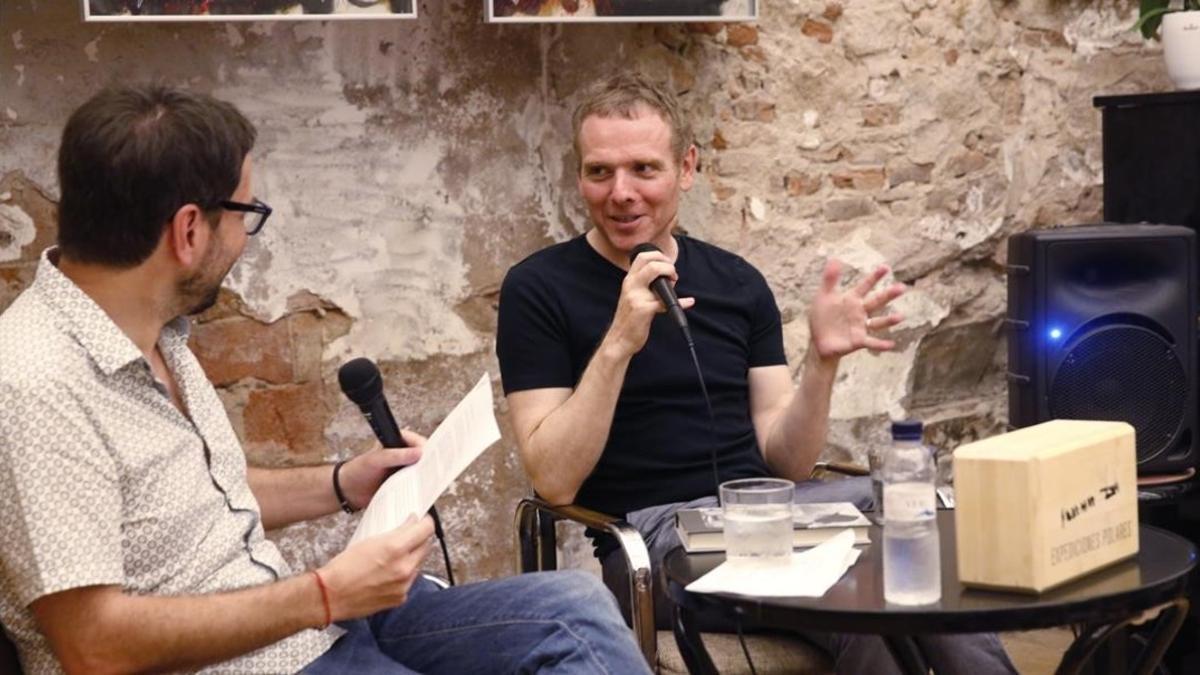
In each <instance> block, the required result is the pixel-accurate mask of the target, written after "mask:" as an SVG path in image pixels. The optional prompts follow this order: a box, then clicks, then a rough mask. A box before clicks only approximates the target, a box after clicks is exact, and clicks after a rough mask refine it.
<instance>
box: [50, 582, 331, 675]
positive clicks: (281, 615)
mask: <svg viewBox="0 0 1200 675" xmlns="http://www.w3.org/2000/svg"><path fill="white" fill-rule="evenodd" d="M47 602H49V603H74V605H73V606H72V609H74V610H75V611H73V612H70V613H69V614H68V615H74V616H76V617H77V621H72V622H71V623H72V624H74V625H65V626H64V625H59V626H58V627H57V629H55V628H51V627H50V626H42V628H43V632H46V631H47V629H50V630H49V632H48V637H49V638H50V643H51V646H52V647H53V650H54V653H55V656H56V657H57V658H58V659H59V661H60V662H61V663H62V664H63V667H64V669H65V670H66V671H67V672H70V673H75V672H79V673H106V672H146V671H156V672H158V671H177V670H193V669H196V668H199V667H202V666H205V665H211V664H214V663H219V662H222V661H227V660H229V659H233V658H236V657H238V656H241V655H243V654H248V653H250V652H252V651H254V650H256V649H260V648H262V647H265V646H267V645H270V644H274V643H275V642H278V641H280V640H282V639H284V638H286V637H288V636H290V635H292V634H294V633H296V632H299V631H301V630H303V629H305V628H313V627H317V626H320V625H322V624H323V623H324V621H325V610H324V604H323V602H322V599H321V591H320V589H319V588H318V586H317V584H316V580H315V579H314V578H313V577H312V575H309V574H306V575H301V576H298V577H292V578H289V579H285V580H283V581H279V582H276V583H272V584H268V585H265V586H257V587H254V588H248V589H244V590H240V591H234V592H229V593H217V594H212V595H196V596H181V597H161V596H136V595H128V594H125V593H123V592H122V591H121V590H120V589H119V588H116V587H91V588H85V589H74V590H72V591H65V592H63V593H60V594H54V595H51V596H46V597H44V598H40V599H38V600H37V601H35V603H34V614H35V616H38V615H39V613H40V610H39V607H38V606H39V604H40V603H47ZM42 609H43V610H45V609H48V608H42ZM62 614H63V613H62V612H60V615H62ZM39 623H40V622H39Z"/></svg>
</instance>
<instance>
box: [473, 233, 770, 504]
mask: <svg viewBox="0 0 1200 675" xmlns="http://www.w3.org/2000/svg"><path fill="white" fill-rule="evenodd" d="M676 242H677V243H678V244H679V257H678V259H677V260H676V263H675V268H676V270H677V271H678V273H679V282H678V284H677V285H676V287H675V290H676V292H677V293H678V295H679V296H680V297H689V296H690V297H694V298H696V305H695V306H694V307H693V308H692V309H690V310H687V316H688V324H689V325H690V327H691V332H692V336H693V338H694V340H695V343H696V353H697V356H698V358H699V360H700V366H701V368H702V370H703V372H704V378H705V383H706V385H707V386H708V391H709V396H710V397H711V400H712V406H713V413H714V416H715V418H716V424H715V428H714V425H711V424H710V423H709V420H708V411H707V409H706V407H705V405H704V398H703V396H702V394H701V390H700V382H699V380H698V378H697V376H696V371H695V366H694V365H693V364H692V360H691V355H690V354H689V353H688V348H687V343H686V342H685V341H684V338H683V335H682V334H681V333H680V331H679V328H678V327H677V326H675V325H674V324H673V323H671V322H670V319H669V318H668V317H667V316H666V315H665V314H660V315H658V316H657V317H655V319H654V323H653V324H652V325H651V328H650V338H649V340H648V341H647V342H646V346H645V347H644V348H643V349H642V350H641V351H640V352H638V353H637V354H636V355H634V357H633V360H632V361H631V362H630V364H629V369H628V371H627V372H626V374H625V382H624V385H623V386H622V388H621V395H620V399H619V400H618V401H617V407H616V411H615V414H614V416H613V423H612V430H611V432H610V433H609V436H608V443H607V444H606V445H605V447H604V452H603V454H602V455H601V457H600V461H599V462H598V463H597V465H596V468H595V469H594V470H593V471H592V473H591V475H589V476H588V477H587V479H586V480H585V481H584V482H583V485H582V487H581V488H580V490H579V494H578V495H577V496H576V499H575V501H576V503H577V504H580V505H582V506H586V507H589V508H592V509H596V510H598V511H602V512H605V513H610V514H615V515H623V514H625V513H628V512H630V511H634V510H637V509H640V508H644V507H647V506H654V505H658V504H669V503H673V502H680V501H687V500H691V499H696V498H698V497H703V496H705V495H711V494H714V493H715V491H716V488H715V486H714V485H713V472H712V463H711V459H710V453H711V452H712V449H713V448H714V446H715V448H716V451H717V458H718V467H719V471H720V479H721V480H722V481H726V480H732V479H735V478H748V477H755V476H766V475H769V471H768V469H767V466H766V462H765V461H764V460H763V456H762V452H761V451H760V450H759V447H758V440H757V438H756V437H755V435H754V425H753V423H752V420H751V417H750V399H749V394H750V390H749V382H748V376H749V372H748V371H749V369H750V368H755V367H758V366H771V365H779V364H784V363H786V360H785V357H784V353H783V334H782V329H781V323H780V318H779V309H778V307H777V306H776V305H775V298H774V296H772V294H771V291H770V289H769V288H768V287H767V284H766V281H765V280H764V279H763V277H762V275H761V274H760V273H759V272H758V270H756V269H754V268H753V267H752V266H751V265H750V264H749V263H747V262H746V261H745V260H743V259H742V258H740V257H738V256H736V255H734V254H732V253H729V252H728V251H723V250H721V249H719V248H717V247H715V246H712V245H709V244H705V243H703V242H700V241H697V240H695V239H692V238H689V237H686V236H677V237H676ZM624 278H625V271H624V270H621V269H620V268H618V267H616V266H615V265H613V264H612V263H610V262H608V261H607V260H605V259H604V258H603V257H602V256H601V255H600V254H599V253H597V252H596V251H595V250H594V249H593V248H592V247H591V245H590V244H588V243H587V240H586V238H585V237H583V236H580V237H577V238H575V239H573V240H571V241H568V242H565V243H562V244H557V245H555V246H551V247H549V248H546V249H543V250H541V251H539V252H537V253H534V254H533V255H531V256H529V257H528V258H526V259H525V260H523V261H521V262H520V263H518V264H517V265H515V266H514V267H513V268H512V269H511V270H509V272H508V275H507V276H506V277H505V279H504V285H503V287H502V288H501V291H500V317H499V326H498V328H497V335H496V354H497V356H498V357H499V359H500V373H501V376H502V379H503V384H504V391H505V393H511V392H514V391H523V390H527V389H542V388H549V387H569V388H574V387H575V385H576V383H578V382H579V378H580V377H582V376H583V371H584V369H585V368H587V365H588V362H589V361H590V359H591V357H592V353H593V352H594V351H595V350H596V347H597V346H599V344H600V341H601V339H602V338H603V337H604V334H605V332H606V331H607V330H608V326H609V324H610V323H611V321H612V317H613V314H614V312H615V311H616V308H617V300H618V298H619V296H620V292H621V282H622V281H623V280H624Z"/></svg>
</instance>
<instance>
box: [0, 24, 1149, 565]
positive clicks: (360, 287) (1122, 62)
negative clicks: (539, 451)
mask: <svg viewBox="0 0 1200 675" xmlns="http://www.w3.org/2000/svg"><path fill="white" fill-rule="evenodd" d="M761 5H762V17H761V20H760V21H759V22H757V23H756V24H730V25H723V24H696V25H683V24H657V25H654V24H644V25H633V24H622V25H602V24H587V25H580V24H575V25H511V24H510V25H505V26H496V25H487V24H485V23H484V20H483V19H484V2H483V0H422V1H421V2H420V3H419V13H420V18H419V19H418V20H415V21H395V20H386V21H365V22H358V21H341V22H337V21H334V22H323V23H322V22H284V21H280V22H263V23H235V22H227V23H226V22H212V23H193V24H144V23H143V24H96V23H88V24H85V23H82V22H81V21H80V3H79V2H78V1H77V0H0V309H2V308H4V307H6V306H7V305H8V304H9V303H10V302H11V300H12V298H13V297H15V295H16V294H17V293H18V292H19V291H20V290H21V289H22V288H23V287H24V286H25V285H26V284H27V283H28V282H29V280H30V278H31V276H32V271H33V267H34V265H35V264H36V260H37V256H38V254H39V252H40V251H41V250H42V249H43V248H45V247H46V246H47V245H49V244H50V243H52V242H53V240H54V228H55V203H56V201H57V189H58V188H57V185H56V179H55V175H54V157H55V153H56V150H57V142H58V135H59V133H60V130H61V127H62V124H63V122H64V121H65V119H66V117H67V115H68V114H69V112H70V111H71V110H72V109H73V108H74V107H75V106H77V105H78V104H79V103H81V102H82V101H83V100H84V99H85V98H87V97H88V96H89V95H90V94H92V93H93V92H94V91H96V90H97V88H98V87H100V86H102V85H104V84H107V83H114V82H127V81H134V80H147V79H151V80H159V81H163V82H166V83H170V84H174V85H180V86H185V87H190V88H193V89H196V90H200V91H205V92H210V93H212V94H215V95H217V96H219V97H222V98H225V99H228V100H230V101H233V102H235V103H236V104H237V105H238V106H239V107H241V109H242V110H243V111H245V112H246V114H247V115H248V116H249V117H250V118H251V119H252V120H253V121H254V122H255V123H256V124H257V125H258V128H259V130H260V141H259V144H258V147H257V148H256V150H255V164H256V169H255V174H256V175H255V178H256V182H257V188H256V192H257V194H258V195H259V196H260V197H261V198H262V199H263V200H265V201H267V202H269V203H270V204H271V205H272V206H273V207H274V208H275V213H276V215H275V216H274V217H273V218H272V221H271V222H270V223H269V224H268V227H267V228H266V230H265V231H264V232H263V233H262V234H260V235H259V236H258V237H256V238H255V239H253V240H252V241H251V243H250V246H249V247H248V249H247V251H246V255H245V257H244V259H243V261H242V262H241V263H240V264H239V265H238V266H237V267H235V269H234V272H233V273H232V275H231V276H230V278H229V280H228V283H227V290H226V291H225V292H224V293H223V296H222V301H221V303H220V304H219V305H218V307H217V308H215V309H213V310H211V311H210V312H208V313H207V314H206V315H204V316H203V317H201V318H200V320H199V324H198V326H197V328H196V331H195V341H194V346H195V349H196V351H197V353H198V354H199V356H200V358H201V360H202V361H203V363H204V365H205V368H206V369H207V371H208V373H209V374H210V375H211V377H212V378H213V380H214V381H215V382H216V384H217V385H218V387H219V388H220V391H221V394H222V397H223V400H224V401H225V403H226V405H227V406H228V408H229V412H230V414H231V417H232V419H233V420H234V423H235V426H236V427H237V429H238V431H239V433H240V434H241V436H242V439H243V441H244V443H245V449H246V453H247V456H248V457H249V459H250V461H251V462H254V463H260V464H269V465H287V464H296V463H313V462H321V461H332V460H334V459H336V458H338V457H345V456H349V455H350V454H352V453H354V452H357V451H361V450H362V449H364V448H366V447H368V446H369V445H370V443H371V437H370V432H369V430H368V428H367V426H366V424H365V423H364V422H363V420H362V419H361V417H360V415H359V414H358V412H357V410H356V409H354V408H353V406H351V405H350V404H349V403H348V402H346V401H345V400H344V399H343V398H342V397H341V395H340V392H339V391H338V387H337V383H336V378H335V372H336V369H337V366H338V365H339V364H341V363H342V362H344V361H345V360H347V359H348V358H350V357H352V356H360V355H365V356H370V357H372V358H374V359H376V360H377V361H378V362H380V363H381V366H382V368H383V371H384V374H385V377H386V382H387V392H388V395H389V397H390V399H391V402H392V406H393V409H394V410H395V411H396V414H397V417H398V418H401V420H402V422H403V423H405V424H407V425H408V426H411V427H413V428H414V429H416V430H418V431H422V432H424V433H429V432H430V431H432V429H433V428H434V427H435V426H436V425H437V423H438V421H439V420H440V419H441V418H442V417H443V416H444V415H445V414H446V413H447V412H448V411H449V410H450V408H451V407H452V406H453V404H454V403H455V402H456V401H457V400H458V398H459V397H461V396H462V395H463V394H464V393H465V392H466V391H467V389H468V387H469V386H470V385H471V383H472V382H473V381H474V380H475V378H477V377H478V376H479V374H480V373H481V372H483V371H488V372H490V373H491V374H492V376H493V378H496V379H497V381H498V377H499V372H498V368H497V365H496V361H495V356H494V350H493V347H494V329H495V323H496V302H497V294H498V289H499V285H500V281H501V279H502V278H503V275H504V273H505V271H506V270H507V269H508V267H509V266H510V265H512V264H513V263H515V262H517V261H519V260H520V259H521V258H523V257H524V256H525V255H527V254H529V253H531V252H532V251H535V250H537V249H538V248H540V247H542V246H545V245H547V244H550V243H552V242H556V241H562V240H564V239H566V238H569V237H573V236H575V235H577V234H579V233H580V232H583V231H584V229H585V228H586V218H585V216H584V213H583V210H582V206H581V203H580V201H579V198H578V196H577V195H576V192H575V187H574V180H573V174H572V172H573V163H572V162H573V160H572V155H571V142H570V140H571V139H570V128H569V127H570V112H571V108H572V105H573V103H574V101H575V100H576V97H577V96H578V93H579V91H580V89H581V88H582V87H583V86H585V85H586V84H587V83H589V82H591V81H592V80H594V79H595V78H597V77H599V76H602V75H604V74H606V73H610V72H612V71H615V70H617V69H637V70H640V71H642V72H644V73H646V74H649V75H651V76H653V77H655V78H658V79H661V80H663V81H666V82H669V83H670V86H671V87H672V88H673V89H674V90H675V91H676V92H678V93H679V94H680V96H681V99H682V101H683V102H684V104H685V105H686V106H687V108H688V109H689V111H690V113H691V115H692V117H693V119H694V120H695V124H696V131H697V137H698V144H699V146H700V151H701V157H702V165H701V175H700V179H699V181H698V184H697V186H696V187H695V188H694V189H693V190H692V191H691V193H690V194H689V195H688V198H687V200H686V204H685V206H684V215H683V223H684V225H685V227H686V229H688V230H689V231H690V232H691V233H692V234H693V235H695V236H698V237H700V238H702V239H705V240H708V241H711V242H714V243H716V244H718V245H721V246H724V247H727V248H729V249H732V250H734V251H736V252H738V253H740V254H741V255H743V256H745V257H746V258H748V259H749V260H750V261H751V262H753V263H754V264H756V265H757V266H758V267H759V268H760V269H762V271H763V272H764V274H765V275H766V277H767V279H768V280H769V282H770V283H771V284H772V286H773V288H774V290H775V293H776V296H777V299H778V301H779V305H780V308H781V309H782V311H783V316H784V321H785V327H784V331H785V338H786V344H787V349H788V356H789V359H790V363H791V364H793V368H795V367H797V366H798V364H800V363H801V362H802V359H801V356H802V354H803V351H804V349H805V346H806V344H807V326H806V322H805V314H804V312H805V306H806V303H807V300H808V299H809V298H810V297H811V295H812V293H813V292H814V290H815V288H816V284H817V281H818V272H819V270H820V268H821V265H822V263H823V261H824V260H825V259H826V258H827V257H830V256H835V257H837V258H840V259H842V260H843V261H845V262H847V263H848V265H849V266H850V268H851V269H852V272H853V274H855V275H857V274H861V273H863V272H864V271H866V270H868V269H870V268H871V267H872V266H874V265H876V264H878V263H881V262H888V263H890V264H891V265H892V266H893V270H894V276H895V278H896V279H898V280H900V281H903V282H905V283H907V284H909V285H910V286H911V287H912V289H911V292H910V293H909V294H907V295H906V296H905V297H903V298H902V299H901V300H900V301H898V302H897V305H898V307H899V309H900V310H901V311H903V312H904V314H905V315H906V316H907V321H906V322H905V323H904V324H903V325H902V326H901V327H900V328H899V329H898V330H897V331H896V336H897V338H898V341H899V343H898V348H897V349H896V351H894V352H892V353H888V354H882V355H872V354H867V353H862V354H858V355H855V356H853V357H852V358H848V359H846V361H845V362H844V364H843V366H842V369H841V373H840V377H839V382H838V385H837V389H836V392H835V396H834V401H833V418H834V420H833V425H832V432H831V437H830V443H829V448H828V451H827V455H828V456H829V457H830V458H834V459H853V460H857V461H863V460H864V458H865V453H866V450H867V448H868V447H869V446H870V445H871V444H874V443H879V442H882V441H883V440H884V439H885V438H886V435H887V420H888V419H889V417H900V416H906V415H907V416H914V417H918V418H921V419H924V420H925V421H926V422H927V424H929V425H930V426H931V434H930V436H929V438H930V440H931V441H933V442H934V443H935V444H937V445H938V447H939V448H940V450H941V451H942V452H943V454H949V452H950V451H952V450H953V448H954V447H956V446H957V445H959V444H960V443H962V442H965V441H969V440H972V439H974V438H977V437H980V436H984V435H988V434H992V433H995V432H997V431H999V430H1001V429H1003V426H1004V423H1005V418H1006V402H1005V398H1004V392H1005V386H1006V385H1005V378H1004V370H1005V354H1004V344H1003V339H1002V338H1003V333H1002V325H1001V323H1002V318H1003V314H1004V308H1005V296H1004V289H1005V287H1004V274H1003V265H1004V262H1005V261H1004V257H1005V246H1004V244H1005V240H1006V238H1007V237H1008V236H1009V235H1010V234H1012V233H1014V232H1018V231H1022V230H1025V229H1029V228H1034V227H1045V226H1051V225H1054V224H1059V223H1065V224H1070V223H1083V222H1090V221H1097V220H1099V218H1100V215H1101V210H1102V209H1101V196H1102V195H1101V193H1102V185H1101V178H1102V175H1101V146H1100V115H1099V113H1098V111H1097V110H1095V109H1094V108H1093V106H1092V97H1093V96H1094V95H1097V94H1113V93H1133V92H1143V91H1162V90H1166V89H1168V88H1169V84H1168V82H1167V80H1166V76H1165V73H1164V70H1163V66H1162V59H1161V52H1160V49H1159V47H1158V45H1157V44H1156V43H1145V42H1143V41H1142V40H1141V39H1140V37H1138V36H1137V35H1135V34H1134V33H1133V32H1131V31H1130V30H1129V27H1130V26H1131V25H1132V24H1133V22H1134V19H1135V15H1136V6H1137V3H1136V2H1134V0H1120V1H1116V0H1095V1H1089V2H1085V1H1082V0H832V1H831V0H762V2H761ZM496 392H497V395H498V399H497V400H498V404H497V406H498V409H497V414H498V416H499V418H500V420H501V427H502V429H503V430H504V432H505V433H504V440H503V441H502V442H500V443H499V444H497V445H496V446H495V447H493V448H492V449H490V450H489V451H488V452H487V453H486V454H485V455H484V456H483V457H482V458H481V459H480V460H479V461H478V462H477V463H476V464H475V465H474V466H473V467H472V468H471V469H470V470H469V471H468V472H467V473H466V474H465V475H464V476H463V477H462V478H461V479H460V480H459V481H458V482H457V483H456V484H455V486H454V487H453V488H452V489H451V490H450V491H449V492H448V493H447V494H446V495H445V496H444V497H443V498H442V499H441V501H440V502H439V507H440V509H441V512H442V514H443V518H444V520H445V522H446V525H447V530H448V535H449V539H450V542H451V553H452V556H453V559H454V565H455V568H456V572H457V574H458V575H459V576H460V578H463V579H480V578H487V577H495V576H501V575H506V574H509V573H511V572H512V569H513V546H512V539H513V533H512V510H513V506H514V504H515V502H516V500H517V499H518V498H519V497H521V496H523V495H525V494H527V493H528V490H529V488H528V484H527V482H526V481H525V479H524V477H523V474H522V471H521V466H520V461H519V459H518V457H517V455H516V452H515V449H514V444H513V440H512V434H511V430H510V429H509V427H508V425H507V420H506V412H507V411H506V407H505V404H504V402H503V399H502V398H501V397H499V386H498V384H497V389H496ZM351 525H352V523H351V522H350V518H349V517H346V516H342V515H337V516H330V517H329V518H327V519H325V521H324V522H320V523H316V524H308V525H304V526H297V527H293V528H290V529H288V530H285V531H283V532H279V533H274V534H273V535H272V536H274V537H275V538H276V539H277V540H278V541H279V542H280V544H281V546H282V547H283V549H284V550H285V553H286V554H287V555H288V556H289V557H290V558H291V559H293V560H294V561H296V562H298V563H299V564H312V563H316V562H319V561H322V560H324V559H325V558H327V557H328V556H330V555H332V554H333V553H336V552H337V551H338V550H340V547H341V546H342V545H343V544H344V542H345V540H346V539H347V538H348V536H349V533H350V531H351ZM573 555H575V556H576V557H583V556H584V553H583V546H582V545H577V546H576V547H575V552H574V554H573ZM431 567H432V568H433V569H437V568H438V567H440V562H438V561H435V560H431Z"/></svg>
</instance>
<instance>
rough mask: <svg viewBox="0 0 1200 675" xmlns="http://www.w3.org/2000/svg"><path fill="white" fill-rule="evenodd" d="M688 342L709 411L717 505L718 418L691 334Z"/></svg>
mask: <svg viewBox="0 0 1200 675" xmlns="http://www.w3.org/2000/svg"><path fill="white" fill-rule="evenodd" d="M684 339H686V340H687V346H688V352H689V353H691V355H692V365H693V366H695V367H696V379H697V380H699V381H700V394H701V395H702V396H704V407H705V408H706V409H707V410H708V435H709V438H710V442H709V445H708V451H709V461H710V462H711V463H712V472H713V490H714V491H715V492H714V494H716V496H717V504H720V503H721V474H720V472H719V471H718V469H717V416H716V414H715V413H713V407H712V399H710V398H709V397H708V385H707V384H705V382H704V370H703V369H701V368H700V358H699V357H698V356H696V343H695V342H693V341H692V336H691V334H690V333H684Z"/></svg>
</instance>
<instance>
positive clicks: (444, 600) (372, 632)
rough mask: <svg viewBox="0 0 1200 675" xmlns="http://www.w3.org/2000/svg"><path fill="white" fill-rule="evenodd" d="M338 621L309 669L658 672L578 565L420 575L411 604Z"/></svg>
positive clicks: (333, 674) (327, 672) (327, 673)
mask: <svg viewBox="0 0 1200 675" xmlns="http://www.w3.org/2000/svg"><path fill="white" fill-rule="evenodd" d="M339 625H340V626H342V627H343V628H345V629H346V630H347V633H346V634H345V635H343V636H342V637H341V638H339V639H338V641H337V642H336V643H334V645H333V647H331V648H330V649H329V651H328V652H325V654H323V655H322V656H321V657H320V658H318V659H317V660H316V661H313V662H312V663H310V664H309V665H308V667H307V668H305V669H304V672H305V673H308V674H310V675H343V674H345V673H355V675H370V674H374V673H453V674H454V675H462V674H466V673H613V674H618V675H623V674H624V673H649V672H650V671H649V668H648V666H647V665H646V661H645V659H644V658H643V657H642V654H641V652H640V651H638V647H637V644H636V643H635V642H634V640H633V633H632V632H631V631H630V630H629V629H628V628H627V627H626V626H625V622H624V621H623V620H622V619H621V616H620V614H619V613H618V611H617V604H616V602H615V601H614V600H613V597H612V594H611V593H609V592H608V590H607V589H606V588H604V586H603V585H602V584H601V583H600V581H599V580H598V579H596V578H595V577H594V576H592V575H589V574H586V573H583V572H577V571H564V572H542V573H533V574H522V575H518V576H514V577H508V578H505V579H498V580H495V581H485V582H481V583H476V584H469V585H466V586H455V587H452V588H447V589H444V590H443V589H439V588H437V587H436V586H435V585H434V584H433V583H432V582H429V581H428V580H425V579H421V580H419V581H418V582H417V583H416V584H414V585H413V588H412V591H411V592H410V593H409V596H408V600H407V601H406V602H405V603H404V604H403V605H400V606H399V607H395V608H393V609H390V610H387V611H384V612H379V613H378V614H375V615H373V616H370V617H367V618H365V619H358V620H355V621H346V622H342V623H340V624H339Z"/></svg>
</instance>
